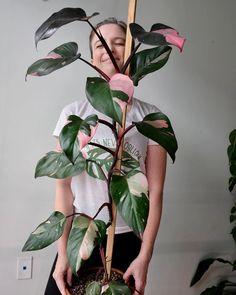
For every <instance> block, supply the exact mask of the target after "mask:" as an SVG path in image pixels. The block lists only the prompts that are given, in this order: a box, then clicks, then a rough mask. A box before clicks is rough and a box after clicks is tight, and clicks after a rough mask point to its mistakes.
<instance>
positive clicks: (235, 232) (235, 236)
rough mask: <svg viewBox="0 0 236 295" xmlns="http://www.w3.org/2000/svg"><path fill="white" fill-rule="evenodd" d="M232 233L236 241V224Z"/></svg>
mask: <svg viewBox="0 0 236 295" xmlns="http://www.w3.org/2000/svg"><path fill="white" fill-rule="evenodd" d="M230 234H231V235H232V237H233V239H234V241H235V243H236V226H234V227H233V228H232V230H231V232H230Z"/></svg>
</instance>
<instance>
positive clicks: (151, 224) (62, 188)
mask: <svg viewBox="0 0 236 295" xmlns="http://www.w3.org/2000/svg"><path fill="white" fill-rule="evenodd" d="M96 28H97V29H99V31H100V33H101V34H102V36H103V37H104V39H105V40H106V42H107V44H108V46H109V48H110V50H111V52H112V53H113V55H114V57H115V60H116V62H117V65H118V66H119V67H120V68H121V67H122V65H123V63H124V49H125V36H126V25H125V24H124V23H123V22H119V21H117V20H116V19H114V18H110V19H107V20H105V21H103V22H101V23H99V24H98V25H97V26H96ZM90 49H91V54H92V64H93V65H94V66H96V67H98V68H99V69H101V70H102V71H103V72H104V73H105V74H106V75H107V76H109V77H112V76H113V75H114V74H115V73H116V70H115V68H114V66H113V63H112V62H111V60H110V58H109V56H108V54H107V52H106V50H105V48H104V47H103V45H102V44H101V42H100V40H99V39H98V37H97V36H96V35H95V34H94V33H93V32H92V33H91V36H90ZM157 111H158V109H157V108H156V107H155V106H153V105H150V104H148V103H144V102H142V101H140V100H137V99H135V98H132V100H131V102H130V103H129V105H128V112H127V122H128V123H129V122H132V121H133V120H134V118H135V119H137V118H138V119H142V118H143V117H144V116H145V115H146V114H148V113H151V112H157ZM92 113H97V114H99V113H98V112H96V110H94V109H93V108H92V106H91V105H89V103H88V101H87V100H86V101H83V102H80V103H79V102H75V103H73V104H70V105H69V106H67V107H65V108H64V110H63V111H62V113H61V116H60V119H59V121H58V123H57V126H56V129H55V132H54V135H55V136H57V137H58V136H59V134H60V131H61V129H62V127H63V126H64V125H65V124H66V121H67V117H68V116H69V115H70V114H76V115H79V116H81V117H86V116H87V115H88V114H92ZM102 116H104V115H102V114H99V117H100V118H101V117H102ZM106 119H107V118H106ZM101 128H103V127H101ZM133 129H134V128H133ZM104 137H106V142H107V143H108V144H110V143H111V142H112V139H111V138H112V134H107V129H101V130H100V131H99V129H98V130H97V132H96V135H95V137H94V139H93V140H94V141H98V142H99V141H102V140H104ZM107 139H109V140H107ZM131 145H132V149H131V148H130V147H131ZM133 147H135V150H136V151H138V153H135V154H133V155H132V156H133V157H134V158H135V157H136V160H137V161H139V165H140V169H141V170H142V171H143V172H144V173H145V174H146V176H147V180H148V186H149V199H150V209H149V215H148V220H147V225H146V228H145V231H144V233H143V237H142V241H141V240H139V238H137V237H136V236H135V235H134V234H133V232H132V231H131V229H130V228H129V227H128V226H127V225H126V224H125V223H124V221H123V220H122V218H121V217H120V216H119V215H118V217H117V223H116V235H115V249H114V257H113V263H112V265H113V267H118V268H120V269H122V270H124V280H125V281H128V280H129V279H130V278H131V277H133V279H134V283H135V289H136V291H135V292H134V294H135V295H138V294H144V290H145V286H146V280H147V273H148V267H149V263H150V260H151V257H152V252H153V248H154V243H155V239H156V235H157V232H158V228H159V224H160V219H161V211H162V195H163V186H164V179H165V171H166V151H165V150H164V149H163V148H162V147H161V146H160V145H158V144H156V143H155V142H153V141H152V140H149V139H147V138H144V136H142V135H140V134H138V132H136V131H135V130H134V132H133V133H132V134H131V135H130V136H127V138H126V139H125V143H124V148H126V150H127V152H131V153H132V151H134V149H133ZM57 149H60V147H59V144H58V147H57ZM94 185H96V198H94ZM84 196H86V197H84ZM98 196H99V197H100V199H99V197H98ZM106 198H107V192H106V189H105V186H104V182H103V181H100V180H96V179H93V178H92V177H90V176H88V175H87V174H86V172H85V173H84V174H83V173H82V175H81V174H80V175H79V176H78V177H73V178H67V179H61V180H57V181H56V197H55V210H57V211H61V212H63V213H64V214H65V215H70V214H72V213H73V212H74V211H75V212H86V213H87V212H88V213H89V215H90V214H91V216H93V214H94V212H95V211H96V208H99V204H102V203H103V202H104V200H106ZM93 205H94V206H93ZM98 218H100V219H104V221H107V215H106V212H104V213H101V216H100V215H99V216H98ZM71 221H72V220H71V219H70V220H67V223H66V226H65V230H64V233H63V235H62V237H61V238H60V239H59V241H58V257H57V260H56V263H55V269H54V268H53V270H52V274H53V278H54V280H55V282H56V284H55V282H53V279H52V278H49V282H48V286H47V288H46V292H45V295H49V294H50V295H56V294H62V295H66V291H65V286H66V284H67V283H68V284H71V281H72V272H71V269H70V267H69V264H68V259H67V254H66V244H67V239H68V234H69V230H70V227H71ZM127 246H128V247H127ZM116 247H117V248H116ZM117 249H118V250H117ZM117 252H119V253H118V254H119V259H118V258H117ZM87 264H88V265H89V264H92V265H94V264H96V265H99V264H100V261H99V255H98V254H96V250H95V251H94V253H93V255H92V258H91V259H90V260H89V261H88V262H87ZM85 265H86V264H85ZM56 286H57V287H56Z"/></svg>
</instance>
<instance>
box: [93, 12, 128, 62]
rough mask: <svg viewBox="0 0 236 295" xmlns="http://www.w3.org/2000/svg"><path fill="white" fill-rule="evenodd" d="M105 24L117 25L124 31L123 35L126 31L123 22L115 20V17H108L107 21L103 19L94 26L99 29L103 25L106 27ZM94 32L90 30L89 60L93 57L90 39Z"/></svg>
mask: <svg viewBox="0 0 236 295" xmlns="http://www.w3.org/2000/svg"><path fill="white" fill-rule="evenodd" d="M107 24H115V25H118V26H119V27H121V29H122V30H123V31H124V33H125V34H126V30H127V25H126V23H125V22H123V21H120V20H117V19H116V18H115V17H109V18H107V19H104V20H103V21H101V22H99V23H98V24H97V25H96V26H95V29H96V30H97V29H99V28H100V27H101V26H103V25H107ZM94 34H95V32H94V31H93V30H92V31H91V33H90V35H89V49H90V54H91V58H92V57H93V50H92V46H91V43H92V38H93V36H94Z"/></svg>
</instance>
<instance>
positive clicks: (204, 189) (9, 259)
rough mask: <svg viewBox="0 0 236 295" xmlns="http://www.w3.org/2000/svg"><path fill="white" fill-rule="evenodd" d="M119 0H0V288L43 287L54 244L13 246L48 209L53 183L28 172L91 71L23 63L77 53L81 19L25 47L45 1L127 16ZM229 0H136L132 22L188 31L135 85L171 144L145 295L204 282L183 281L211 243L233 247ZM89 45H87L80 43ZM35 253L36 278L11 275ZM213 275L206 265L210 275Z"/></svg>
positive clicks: (34, 294) (232, 7) (37, 291)
mask: <svg viewBox="0 0 236 295" xmlns="http://www.w3.org/2000/svg"><path fill="white" fill-rule="evenodd" d="M127 2H128V1H105V0H96V1H85V0H81V1H70V0H69V1H62V0H49V1H39V0H38V1H31V0H21V1H18V0H8V1H4V2H3V1H1V9H0V30H1V47H0V53H1V54H0V58H1V66H0V77H1V84H0V85H1V87H0V101H1V108H0V120H1V121H0V135H1V139H0V163H1V166H0V192H1V193H0V224H1V225H0V240H1V242H0V289H1V294H18V295H21V294H22V295H23V294H31V295H42V294H43V290H44V286H45V284H46V280H47V277H48V273H49V269H50V266H51V263H52V260H53V258H54V253H55V246H51V247H49V248H47V249H45V250H42V251H40V252H37V253H26V254H24V253H21V248H22V246H23V244H24V242H25V240H26V238H27V237H28V234H29V233H30V232H31V231H32V230H33V229H34V228H35V226H36V225H38V224H39V222H41V221H42V220H44V219H46V218H47V217H48V215H49V214H50V212H51V211H52V210H53V198H54V183H53V180H51V179H47V178H43V179H37V180H34V177H33V175H34V167H35V164H36V162H37V160H38V159H39V158H40V157H42V155H43V154H44V153H45V152H47V151H49V150H51V149H52V148H53V145H54V140H53V139H52V137H51V133H52V130H53V128H54V126H55V123H56V120H57V117H58V115H59V112H60V110H61V108H62V107H63V106H64V105H66V104H67V103H69V102H72V101H74V100H76V99H81V98H83V97H84V85H85V79H86V77H87V76H88V75H90V76H91V75H94V74H95V73H93V72H92V71H91V70H88V68H87V67H86V66H84V65H82V64H81V63H74V64H72V65H70V66H68V67H67V68H64V69H63V70H61V71H57V72H55V73H53V74H51V75H49V76H47V77H42V78H32V77H29V78H28V82H27V83H25V82H24V75H25V72H26V69H27V67H28V66H29V65H30V64H31V63H32V62H33V61H34V60H36V59H38V58H40V57H42V56H44V55H45V54H46V53H47V52H49V51H50V50H52V49H53V48H55V47H56V46H57V45H59V44H61V43H64V42H68V41H77V42H78V43H79V48H80V51H81V52H82V54H83V56H84V57H85V58H88V57H89V54H88V51H87V48H88V47H87V44H86V42H87V41H86V40H87V36H88V32H89V30H88V28H87V26H86V24H82V23H79V24H78V23H73V24H70V25H67V26H66V27H64V28H63V29H61V30H60V31H58V32H57V33H56V34H55V36H54V37H52V38H50V39H48V40H46V41H44V42H41V44H39V47H38V52H37V51H36V50H35V48H34V41H33V34H34V32H35V30H36V29H37V27H38V26H39V25H40V24H41V23H42V22H43V21H44V20H45V19H46V18H47V17H48V16H49V15H51V14H52V13H53V12H54V11H57V10H59V9H61V8H63V7H66V6H67V7H69V6H71V7H76V6H79V7H82V8H84V9H85V10H86V11H87V13H88V14H91V13H93V12H95V11H100V12H102V13H101V16H99V17H97V19H95V20H94V22H97V21H99V20H100V19H103V18H105V17H108V16H110V15H114V16H117V17H118V18H122V19H123V20H126V13H124V11H126V7H127ZM235 11H236V2H235V0H225V1H220V0H204V1H203V0H199V1H194V0H176V1H170V0H159V1H154V0H153V1H152V0H145V1H138V8H137V18H136V21H137V23H139V24H140V25H142V26H143V27H145V28H146V29H149V27H150V26H151V24H153V23H155V22H163V23H166V24H168V25H170V26H173V27H176V28H177V29H178V30H179V31H180V32H181V33H182V35H184V36H185V37H186V38H187V42H186V46H185V48H184V51H183V53H182V54H180V53H179V52H178V50H177V49H176V48H175V49H174V50H173V54H172V56H171V58H170V61H169V63H168V64H167V65H166V66H165V68H164V69H162V70H161V71H160V72H158V73H155V74H153V75H151V76H149V78H146V79H144V80H143V81H142V82H141V83H140V87H139V89H137V90H136V96H137V97H140V98H144V99H146V101H148V102H151V103H155V104H156V105H157V106H158V107H160V108H161V109H162V111H163V112H165V113H166V114H168V115H169V117H170V118H171V120H172V123H173V125H174V128H175V131H176V134H177V137H178V140H179V151H178V154H177V160H176V163H175V164H174V165H172V164H171V163H169V165H168V166H169V168H168V174H167V180H166V189H165V198H164V211H163V219H162V224H161V229H160V233H159V236H158V242H157V243H156V248H155V252H154V257H153V260H152V264H151V268H150V272H149V286H148V287H147V292H146V293H147V295H156V294H158V295H167V294H168V295H169V294H181V295H191V294H192V295H197V294H199V290H202V289H203V288H204V287H206V282H204V283H202V284H199V285H198V286H197V288H191V289H190V288H189V283H190V279H191V276H192V274H193V271H194V270H195V267H196V265H197V263H198V261H199V260H200V259H201V258H203V257H205V256H206V255H208V254H217V255H221V256H222V255H229V256H228V257H230V255H231V254H232V253H233V251H234V249H235V245H234V244H233V242H232V240H231V237H230V235H229V231H230V226H229V222H228V215H229V209H230V208H231V205H232V197H231V195H230V194H229V193H228V191H227V182H228V177H229V172H228V163H227V155H226V148H227V146H228V134H229V132H230V131H231V130H232V129H234V128H235V110H236V100H235V74H236V62H235V52H236V41H235V33H236V32H235V31H236V29H235V28H236V21H235V15H234V14H235ZM85 44H86V45H85ZM30 255H32V256H33V258H34V265H33V279H32V280H24V281H19V280H16V259H17V257H18V256H30ZM210 279H212V277H211V276H208V280H210Z"/></svg>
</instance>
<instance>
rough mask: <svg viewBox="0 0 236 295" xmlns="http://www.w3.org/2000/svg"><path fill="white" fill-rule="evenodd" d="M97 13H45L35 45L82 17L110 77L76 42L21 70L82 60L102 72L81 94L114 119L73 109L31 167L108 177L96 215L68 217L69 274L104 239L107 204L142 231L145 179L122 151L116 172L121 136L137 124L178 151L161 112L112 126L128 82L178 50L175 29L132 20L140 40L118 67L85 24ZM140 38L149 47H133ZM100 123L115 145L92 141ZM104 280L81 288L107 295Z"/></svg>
mask: <svg viewBox="0 0 236 295" xmlns="http://www.w3.org/2000/svg"><path fill="white" fill-rule="evenodd" d="M97 14H98V13H94V14H92V15H91V16H87V15H86V13H85V11H84V10H83V9H81V8H64V9H62V10H60V11H59V12H56V13H54V14H53V15H52V16H50V17H49V18H48V19H47V20H46V21H45V22H44V23H43V24H42V25H41V26H40V27H39V29H38V30H37V31H36V34H35V44H36V46H37V44H38V42H39V41H41V40H43V39H47V38H49V37H51V36H52V35H53V34H54V33H55V32H56V30H57V29H58V28H59V27H61V26H63V25H65V24H68V23H70V22H73V21H83V22H87V23H88V24H89V25H90V27H91V28H92V29H93V30H94V33H95V34H96V35H97V36H98V38H99V39H100V41H101V42H102V44H103V46H104V47H105V48H106V50H107V53H108V54H109V56H110V59H111V61H112V63H113V64H114V67H115V69H116V72H117V73H116V74H115V75H114V76H112V77H111V78H109V77H108V76H107V75H106V74H105V73H104V72H103V71H101V70H100V69H99V68H97V67H95V66H93V65H92V64H91V63H89V62H88V61H86V60H85V59H83V58H82V56H81V54H80V53H78V45H77V44H76V43H74V42H69V43H65V44H63V45H61V46H58V47H57V48H55V49H54V50H53V51H51V52H50V53H49V54H48V55H47V56H46V57H45V58H42V59H40V60H38V61H36V62H35V63H33V64H32V65H31V66H30V67H29V68H28V70H27V74H26V76H28V75H32V76H43V75H47V74H49V73H51V72H53V71H55V70H58V69H60V68H62V67H64V66H66V65H68V64H70V63H72V62H74V61H76V60H80V61H83V62H85V63H87V64H88V65H89V66H90V67H93V68H94V70H95V71H97V72H98V73H99V75H100V77H92V78H91V77H90V78H87V83H86V96H87V99H88V101H89V102H90V104H91V105H92V106H93V107H94V108H95V109H96V110H97V111H99V112H100V113H102V114H105V115H106V116H107V117H109V118H111V119H112V122H114V123H113V124H111V123H109V122H108V121H105V120H102V119H99V117H98V116H97V115H93V114H91V115H90V116H88V117H87V118H85V119H82V118H80V117H78V116H76V115H71V116H69V117H68V124H66V125H65V126H64V128H63V129H62V131H61V133H60V136H59V141H60V145H61V148H62V151H61V152H55V151H51V152H49V153H47V154H46V155H45V156H44V157H43V158H42V159H41V160H39V162H38V164H37V167H36V172H35V177H40V176H48V177H52V178H57V179H62V178H66V177H71V176H75V175H78V174H80V173H81V172H82V171H85V170H86V171H87V173H88V174H89V175H90V176H92V177H95V178H98V179H101V181H105V182H106V183H107V188H108V199H109V202H108V203H105V204H103V205H102V206H101V207H100V208H98V211H97V213H96V214H95V216H88V215H86V212H81V213H79V214H75V215H74V218H73V224H72V228H71V232H70V235H69V239H68V257H69V262H70V265H71V268H72V270H73V272H74V273H75V274H77V272H78V269H79V268H80V266H81V263H82V262H83V261H85V260H87V259H88V258H89V257H90V255H91V253H92V252H93V249H94V247H95V246H97V245H99V244H100V243H101V241H102V240H103V238H104V237H105V235H106V228H107V227H108V226H109V225H110V223H111V221H112V213H111V204H112V202H114V203H115V204H116V206H117V209H118V211H119V213H120V214H121V216H122V217H123V218H124V220H125V221H126V223H127V224H128V225H129V226H130V227H131V228H132V229H133V231H134V232H135V233H136V234H137V235H138V236H142V233H143V231H144V229H145V224H146V220H147V215H148V209H149V200H148V184H147V179H146V177H145V175H144V174H143V173H142V172H140V171H139V169H138V167H137V166H135V163H134V161H133V160H132V157H131V156H130V155H129V154H128V153H127V152H125V151H123V156H122V159H121V163H122V164H121V170H120V171H119V172H120V173H117V171H116V169H115V164H116V162H117V159H118V151H119V149H120V146H121V144H122V140H123V138H124V136H125V134H126V133H127V132H129V130H131V129H132V128H136V129H137V130H138V132H140V133H141V134H143V135H144V136H146V137H148V138H150V139H152V140H154V141H156V142H157V143H159V144H160V145H161V146H163V147H164V148H165V149H166V151H167V152H168V154H169V155H170V157H171V159H172V160H173V162H174V160H175V153H176V151H177V141H176V138H175V135H174V131H173V129H172V126H171V123H170V120H169V119H168V117H167V116H166V115H165V114H163V113H161V112H157V113H151V114H148V115H147V116H145V117H144V118H143V120H142V121H139V122H132V124H131V125H130V126H127V127H126V128H124V131H123V132H122V133H121V134H120V132H119V133H118V131H117V125H120V126H122V117H123V112H124V109H125V107H126V105H127V103H128V102H129V101H130V99H131V98H132V96H133V93H134V86H137V85H138V83H139V81H140V80H141V79H142V78H143V77H144V76H146V75H147V74H149V73H152V72H154V71H157V70H159V69H160V68H162V67H163V66H164V65H165V64H166V62H167V61H168V59H169V56H170V53H171V50H172V48H171V47H170V46H169V45H174V46H177V47H178V48H179V49H180V50H182V49H183V45H184V38H182V37H180V36H179V34H178V32H177V31H176V30H175V29H173V28H170V27H168V26H166V25H163V24H154V25H153V26H152V28H151V30H150V32H146V31H145V30H144V29H143V28H142V27H141V26H139V25H138V24H135V23H132V24H130V31H131V34H132V37H133V39H134V40H138V43H137V44H136V45H135V46H134V49H133V51H132V52H131V54H130V57H129V58H128V59H127V61H126V63H125V64H124V65H123V67H122V69H119V67H118V65H117V64H116V60H115V59H114V57H113V55H112V53H111V51H110V49H109V47H108V45H107V44H106V42H105V40H104V38H103V36H102V35H101V34H100V33H99V31H97V30H96V29H95V28H94V26H93V25H92V23H91V22H90V19H91V18H92V17H94V16H95V15H97ZM142 43H143V44H149V45H152V46H155V47H153V48H151V49H145V50H142V51H139V52H138V49H139V47H140V45H141V44H142ZM129 65H130V75H129V76H127V75H125V74H124V73H125V71H126V69H127V67H128V66H129ZM98 124H105V125H106V126H107V128H110V129H111V130H112V132H113V134H114V139H115V142H116V147H115V149H109V148H108V147H105V146H103V145H100V144H98V143H93V142H91V139H92V137H93V136H94V134H95V133H96V129H97V126H98ZM86 145H92V146H94V149H92V150H91V151H90V152H89V153H90V154H89V155H88V154H87V153H86V152H85V150H84V147H85V146H86ZM94 150H95V152H94ZM127 168H129V169H127ZM127 171H128V172H127ZM104 207H107V208H108V210H109V212H110V218H109V220H108V221H107V223H105V222H104V221H101V220H98V219H96V217H97V215H98V213H99V212H100V211H101V210H103V208H104ZM68 217H69V216H64V215H63V214H62V213H61V212H53V213H52V214H51V216H50V217H49V218H48V219H47V220H46V221H44V222H43V223H41V224H40V225H39V226H38V227H37V228H36V229H35V230H34V231H33V232H32V233H31V234H30V236H29V238H28V240H27V241H26V243H25V245H24V247H23V251H33V250H39V249H42V248H44V247H46V246H48V245H50V244H51V243H53V242H54V241H56V240H57V239H59V238H60V236H61V235H62V233H63V229H64V225H65V221H66V218H68ZM109 284H110V283H109ZM109 284H108V289H107V290H106V291H104V292H103V291H101V290H102V289H101V286H99V287H98V286H97V285H96V288H93V287H91V288H89V289H88V290H94V289H96V290H97V291H96V292H95V291H91V292H90V291H87V293H86V294H93V295H95V294H111V293H108V292H111V289H112V288H115V287H114V286H115V285H114V284H113V285H109ZM97 288H98V289H97ZM109 288H111V289H110V290H109ZM119 288H123V293H122V294H131V291H130V289H129V288H127V286H126V285H124V286H123V287H122V286H120V285H119ZM102 292H103V293H102ZM112 294H113V293H112ZM119 294H120V293H119Z"/></svg>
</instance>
